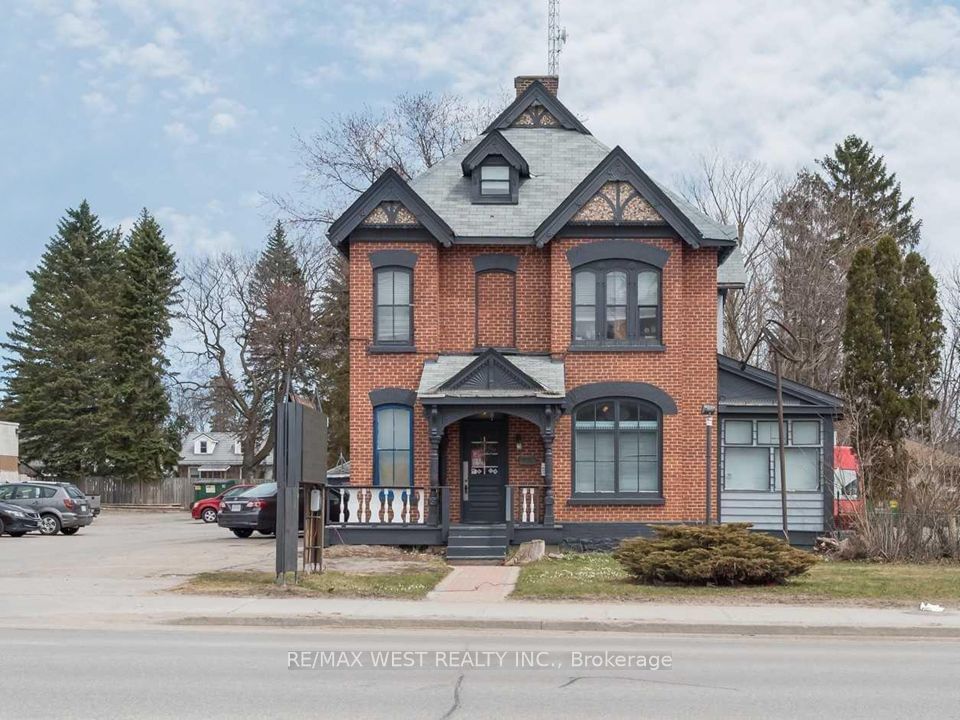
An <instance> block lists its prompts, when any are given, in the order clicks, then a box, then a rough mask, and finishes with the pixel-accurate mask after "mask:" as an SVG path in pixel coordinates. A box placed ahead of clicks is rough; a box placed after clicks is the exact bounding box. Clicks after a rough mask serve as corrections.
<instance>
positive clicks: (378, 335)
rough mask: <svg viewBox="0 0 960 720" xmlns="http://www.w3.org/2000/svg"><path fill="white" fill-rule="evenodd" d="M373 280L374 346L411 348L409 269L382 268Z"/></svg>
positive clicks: (410, 283) (410, 281) (410, 274)
mask: <svg viewBox="0 0 960 720" xmlns="http://www.w3.org/2000/svg"><path fill="white" fill-rule="evenodd" d="M375 277H376V281H375V285H376V287H375V289H374V294H375V302H376V308H375V310H374V342H375V343H376V344H378V345H410V344H412V343H413V322H412V313H413V305H412V303H411V295H412V293H411V285H412V273H411V272H410V270H409V269H408V268H381V269H379V270H377V271H376V276H375Z"/></svg>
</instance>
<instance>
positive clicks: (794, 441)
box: [721, 419, 824, 492]
mask: <svg viewBox="0 0 960 720" xmlns="http://www.w3.org/2000/svg"><path fill="white" fill-rule="evenodd" d="M785 430H786V433H787V437H786V442H785V446H786V447H785V456H786V463H787V468H786V470H787V490H791V491H797V492H802V491H817V490H819V489H820V487H821V478H822V477H823V462H824V460H823V438H822V426H821V423H820V421H819V420H788V421H785ZM779 442H780V432H779V427H778V424H777V421H776V420H730V419H727V420H724V421H723V437H722V438H721V448H722V452H721V463H722V465H723V469H722V471H721V472H722V477H723V489H724V490H748V491H757V492H774V491H777V492H779V490H780V452H779Z"/></svg>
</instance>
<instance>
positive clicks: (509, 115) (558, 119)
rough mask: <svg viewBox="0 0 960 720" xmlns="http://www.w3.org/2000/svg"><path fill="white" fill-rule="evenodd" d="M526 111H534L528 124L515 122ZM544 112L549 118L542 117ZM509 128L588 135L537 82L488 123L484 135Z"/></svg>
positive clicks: (588, 132)
mask: <svg viewBox="0 0 960 720" xmlns="http://www.w3.org/2000/svg"><path fill="white" fill-rule="evenodd" d="M534 105H539V106H541V107H542V108H543V110H542V111H541V110H539V109H534V108H533V106H534ZM528 110H534V112H533V113H532V114H531V116H530V118H531V119H530V122H522V121H521V122H520V123H517V120H518V119H519V118H520V116H521V115H523V114H524V113H526V112H527V111H528ZM544 112H546V113H547V114H548V116H549V118H552V119H548V120H546V122H545V121H544V118H545V117H547V116H545V115H544ZM515 123H516V124H515ZM509 127H552V128H557V127H560V128H563V129H564V130H575V131H577V132H580V133H583V134H584V135H589V134H590V131H589V130H587V128H586V127H584V125H583V123H581V122H580V121H579V120H577V118H576V116H575V115H574V114H573V113H572V112H570V111H569V110H568V109H567V107H566V106H565V105H564V104H563V103H562V102H560V101H559V100H558V99H557V96H556V95H554V94H553V93H551V92H550V91H549V90H547V88H546V87H544V85H543V83H541V82H540V81H538V80H535V81H534V82H532V83H530V86H529V87H528V88H527V89H526V90H524V91H523V92H522V93H520V95H518V96H517V99H516V100H514V101H513V102H512V103H510V105H508V106H507V108H506V109H505V110H504V111H503V112H502V113H500V114H499V115H498V116H497V118H496V119H495V120H494V121H493V122H492V123H490V125H489V126H488V127H487V129H486V130H484V133H488V132H491V131H492V130H505V129H506V128H509Z"/></svg>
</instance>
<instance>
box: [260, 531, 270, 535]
mask: <svg viewBox="0 0 960 720" xmlns="http://www.w3.org/2000/svg"><path fill="white" fill-rule="evenodd" d="M257 532H258V533H260V534H261V535H273V530H257Z"/></svg>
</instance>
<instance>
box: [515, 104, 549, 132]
mask: <svg viewBox="0 0 960 720" xmlns="http://www.w3.org/2000/svg"><path fill="white" fill-rule="evenodd" d="M510 127H514V128H543V127H545V128H554V127H560V121H559V120H557V119H556V118H555V117H554V116H553V115H551V114H550V111H549V110H547V109H546V108H545V107H544V106H543V105H541V104H540V103H534V104H533V105H531V106H530V107H528V108H527V109H526V110H524V111H523V112H522V113H520V117H518V118H517V119H516V120H514V121H513V124H512V125H511V126H510Z"/></svg>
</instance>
